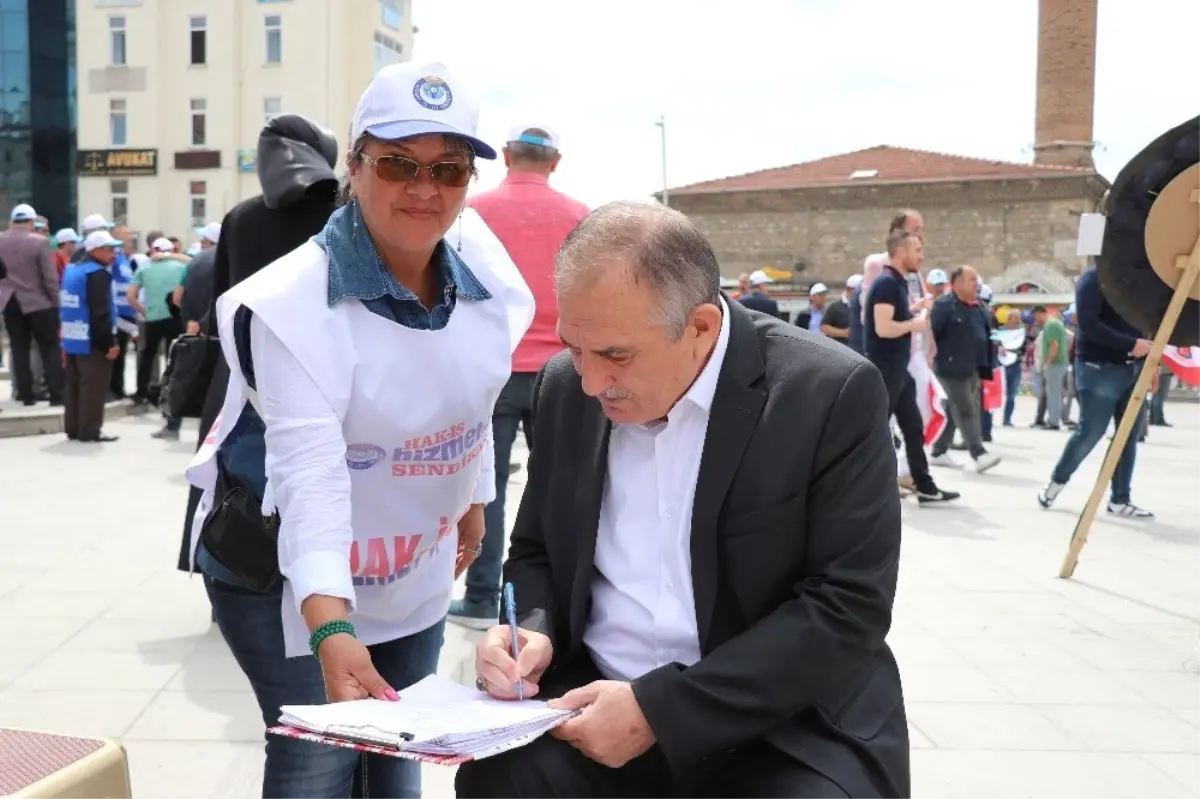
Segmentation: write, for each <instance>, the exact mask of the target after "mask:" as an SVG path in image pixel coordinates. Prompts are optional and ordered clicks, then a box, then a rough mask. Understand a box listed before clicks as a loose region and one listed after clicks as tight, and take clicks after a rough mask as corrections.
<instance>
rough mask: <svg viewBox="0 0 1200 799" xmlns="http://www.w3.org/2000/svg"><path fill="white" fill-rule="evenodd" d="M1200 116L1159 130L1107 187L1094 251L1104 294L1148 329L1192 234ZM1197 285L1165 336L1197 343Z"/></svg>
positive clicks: (1199, 230) (1198, 221)
mask: <svg viewBox="0 0 1200 799" xmlns="http://www.w3.org/2000/svg"><path fill="white" fill-rule="evenodd" d="M1198 164H1200V117H1196V118H1194V119H1190V120H1188V121H1187V122H1185V123H1183V124H1182V125H1180V126H1179V127H1177V128H1174V129H1173V130H1170V131H1168V132H1167V133H1164V134H1163V135H1162V136H1159V137H1158V138H1157V139H1155V140H1154V142H1153V143H1152V144H1150V146H1148V147H1147V148H1146V149H1144V150H1142V151H1141V152H1140V153H1138V155H1137V156H1136V157H1134V159H1133V160H1132V161H1130V162H1129V163H1128V164H1126V165H1125V168H1124V169H1122V170H1121V173H1120V174H1119V175H1117V179H1116V180H1115V181H1114V182H1113V185H1112V189H1111V190H1110V191H1109V197H1108V208H1107V210H1106V216H1107V217H1108V219H1107V221H1106V223H1105V227H1104V244H1103V247H1102V250H1101V254H1100V255H1099V256H1097V257H1096V268H1097V269H1098V270H1099V272H1100V288H1101V290H1102V291H1103V292H1104V298H1105V299H1106V300H1108V303H1109V304H1110V305H1112V307H1113V308H1114V309H1115V310H1116V312H1117V313H1119V314H1120V315H1121V317H1122V318H1123V319H1125V320H1126V321H1127V322H1129V323H1130V324H1131V325H1133V326H1134V327H1136V328H1138V329H1139V330H1141V331H1142V333H1143V334H1144V335H1146V336H1152V335H1154V332H1155V331H1156V330H1157V329H1158V326H1159V323H1160V322H1161V321H1162V318H1163V315H1164V314H1165V313H1166V310H1167V305H1168V304H1170V302H1171V296H1172V295H1173V294H1174V293H1175V286H1176V285H1177V284H1178V283H1179V278H1180V277H1181V276H1182V270H1181V269H1179V268H1178V267H1177V266H1176V259H1177V258H1178V257H1179V256H1188V255H1191V252H1192V248H1193V247H1195V246H1196V238H1197V236H1198V235H1200V204H1197V203H1194V202H1192V199H1191V195H1192V192H1193V191H1195V190H1197V189H1200V166H1198ZM1198 300H1200V288H1196V287H1193V289H1192V291H1191V292H1190V298H1189V299H1188V300H1187V302H1186V303H1185V305H1184V308H1183V313H1182V315H1180V317H1179V323H1178V324H1176V325H1175V330H1174V331H1173V332H1172V334H1171V341H1170V343H1171V344H1174V345H1175V346H1177V347H1194V346H1197V345H1200V302H1198Z"/></svg>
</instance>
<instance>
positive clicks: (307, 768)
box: [204, 574, 445, 799]
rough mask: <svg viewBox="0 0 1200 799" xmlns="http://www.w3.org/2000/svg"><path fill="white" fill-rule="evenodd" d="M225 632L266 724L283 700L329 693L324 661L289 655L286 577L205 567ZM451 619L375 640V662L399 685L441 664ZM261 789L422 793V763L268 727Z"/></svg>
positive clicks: (273, 793) (283, 798)
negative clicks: (242, 579) (231, 578)
mask: <svg viewBox="0 0 1200 799" xmlns="http://www.w3.org/2000/svg"><path fill="white" fill-rule="evenodd" d="M204 587H205V589H207V591H208V598H209V601H210V602H211V603H212V607H213V613H214V614H215V616H216V620H217V625H218V627H220V630H221V635H222V636H224V638H225V642H226V643H228V644H229V648H230V650H232V651H233V656H234V658H236V659H237V662H238V665H239V666H240V667H241V669H242V672H243V673H245V675H246V677H247V679H249V680H250V687H251V688H252V689H253V690H254V697H255V699H257V700H258V706H259V709H260V710H261V711H262V718H263V724H265V725H266V726H268V727H270V726H274V725H275V724H276V723H278V721H279V713H280V711H279V708H280V706H281V705H316V704H323V703H324V702H325V701H326V700H325V681H324V679H322V677H321V664H320V663H318V662H317V659H316V658H314V657H311V656H308V657H299V658H288V657H285V656H284V648H283V619H282V613H281V608H280V602H281V597H282V585H281V586H279V587H278V588H277V589H276V590H274V591H272V592H270V593H259V592H257V591H252V590H250V589H248V588H242V587H240V586H238V585H234V584H233V583H228V582H225V581H224V580H218V579H214V578H213V577H210V576H209V575H208V574H205V575H204ZM444 628H445V622H438V623H437V624H435V625H433V626H432V627H430V628H428V629H427V630H424V631H422V632H419V633H417V634H416V635H411V636H409V637H408V638H401V639H398V640H395V641H387V642H385V643H382V644H375V645H374V646H371V647H368V648H369V649H370V651H371V662H372V663H373V664H374V665H375V668H376V669H377V670H378V671H379V673H380V674H381V675H382V676H383V678H384V679H385V680H387V681H388V683H389V684H390V685H391V686H392V687H393V688H395V689H396V690H401V689H403V688H407V687H408V686H410V685H412V684H413V683H415V682H417V681H419V680H420V679H422V678H423V677H426V676H428V675H430V674H432V673H434V672H435V671H436V670H437V662H438V653H439V652H440V651H441V648H442V634H443V631H444ZM266 740H267V745H266V753H267V759H266V764H265V767H264V769H263V788H262V795H263V797H266V798H271V799H273V798H274V797H279V798H280V799H296V798H297V797H328V798H329V799H342V798H343V797H350V796H395V797H420V795H421V768H420V764H419V763H416V762H414V761H410V760H400V759H399V758H394V757H386V756H384V755H371V754H364V753H362V752H357V751H355V750H353V749H342V748H338V747H333V746H326V745H324V744H318V743H313V742H312V741H300V740H296V739H294V738H284V737H282V736H279V735H267V736H266Z"/></svg>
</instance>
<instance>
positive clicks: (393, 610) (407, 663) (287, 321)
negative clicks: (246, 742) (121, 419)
mask: <svg viewBox="0 0 1200 799" xmlns="http://www.w3.org/2000/svg"><path fill="white" fill-rule="evenodd" d="M477 124H478V109H477V106H476V105H475V100H474V97H473V96H472V92H471V88H470V86H469V85H467V84H466V83H465V82H463V81H462V80H461V79H460V78H459V77H458V76H457V75H456V74H455V73H454V72H453V71H452V70H451V69H450V68H448V67H447V66H446V65H444V64H440V63H425V64H422V63H404V64H394V65H391V66H388V67H385V68H384V69H382V70H380V71H379V73H377V74H376V75H375V77H374V78H373V79H372V81H371V83H370V85H369V86H368V87H367V88H366V90H365V91H364V92H363V94H362V97H361V99H360V100H359V103H358V107H357V109H356V110H355V113H354V119H353V123H352V125H351V138H350V147H349V153H348V156H347V158H346V167H347V171H348V180H347V185H346V186H345V188H344V196H345V197H346V198H347V200H348V201H347V203H346V204H345V205H344V206H342V207H341V208H339V209H338V210H337V211H335V212H334V213H333V215H332V216H331V217H330V218H329V221H328V223H327V224H326V226H325V229H324V230H323V231H322V232H321V233H320V234H319V235H317V236H316V237H314V238H313V239H312V240H309V241H307V242H306V243H305V244H303V245H302V246H300V247H299V248H298V249H296V250H295V251H293V252H292V253H290V254H288V255H286V256H284V257H283V258H282V259H280V260H278V261H276V262H274V263H273V264H271V265H269V266H267V267H266V268H264V269H262V270H261V271H259V272H258V273H256V274H255V275H253V276H252V277H249V278H248V279H246V280H244V281H242V282H241V283H239V284H237V285H236V286H234V287H233V288H231V289H230V290H228V291H226V292H225V293H224V294H223V295H222V296H221V297H220V299H219V300H218V301H217V307H216V314H217V328H218V332H219V338H220V343H221V347H222V349H223V351H224V354H225V360H226V362H228V363H229V364H231V365H232V366H231V369H230V371H231V372H232V374H231V376H230V379H229V387H228V391H227V393H226V396H225V403H224V406H223V408H222V410H221V415H220V417H219V419H218V421H216V422H215V423H214V425H213V431H212V432H210V435H209V440H210V442H211V443H207V444H205V446H202V447H201V449H200V450H199V451H198V452H197V454H196V457H195V459H194V460H193V461H192V465H191V467H190V468H189V470H188V476H189V480H190V481H191V482H192V484H193V485H195V486H197V487H198V488H201V489H203V490H204V492H205V493H204V494H203V496H202V497H201V500H200V505H199V507H198V509H197V512H196V514H195V517H194V518H195V519H196V523H195V524H194V526H193V531H194V532H193V544H194V546H196V550H195V552H196V554H195V558H196V563H197V564H198V565H199V567H200V569H201V571H203V572H204V575H205V585H206V588H207V590H208V594H209V599H210V601H211V603H212V607H213V611H214V614H215V618H216V621H217V625H218V626H219V627H220V629H221V632H222V634H223V635H224V636H225V639H226V641H227V642H228V643H229V645H230V647H231V649H232V650H233V651H234V653H235V655H236V657H237V659H238V662H239V663H240V664H241V665H242V667H243V669H244V670H245V671H246V674H247V677H248V678H249V680H250V683H251V686H252V687H253V688H254V690H255V695H256V697H257V699H258V702H259V706H260V709H261V710H262V714H263V721H264V723H265V724H267V725H271V724H274V723H276V721H277V720H278V718H279V713H280V705H282V704H293V703H300V704H306V703H314V702H322V701H325V700H326V699H328V701H332V702H340V701H345V700H354V699H365V698H368V697H373V698H376V699H382V700H393V701H394V700H396V699H397V698H398V697H397V693H396V690H397V689H403V688H405V687H407V686H408V685H411V684H412V683H415V682H417V681H418V680H420V679H422V678H424V677H425V676H427V675H429V674H431V673H433V672H434V671H435V669H436V667H437V661H438V652H439V650H440V649H441V645H442V640H443V634H444V625H445V617H446V611H447V608H448V607H449V605H450V600H451V596H452V593H453V590H454V580H455V577H456V575H458V574H459V573H461V572H462V571H463V570H464V569H465V568H466V567H467V566H468V565H469V564H470V563H471V562H472V561H473V560H474V558H475V557H476V556H477V555H478V554H479V551H480V542H481V539H482V538H483V533H484V519H483V508H484V505H486V504H487V503H488V502H490V501H492V499H493V498H494V497H495V493H496V485H495V476H494V465H493V463H492V459H493V450H492V446H491V435H490V432H489V430H490V424H491V418H492V412H493V408H494V405H495V403H496V399H497V397H498V396H499V394H500V391H501V389H502V388H503V387H504V385H505V383H506V382H507V381H508V378H509V375H510V371H511V365H512V353H513V350H514V348H515V347H516V345H517V344H518V343H519V342H520V340H521V339H522V337H523V336H524V335H525V332H526V330H527V329H528V327H529V324H530V322H531V320H532V318H533V311H534V303H533V297H532V295H531V294H530V291H529V289H528V287H527V286H526V285H525V282H524V280H522V278H521V275H520V272H518V270H517V268H516V266H515V265H514V264H513V262H512V259H511V258H510V257H509V255H508V253H507V252H506V251H505V248H504V246H503V245H502V244H501V242H500V241H499V240H498V239H497V238H496V236H495V235H494V234H493V233H492V232H491V230H490V229H489V228H488V227H487V225H486V224H484V222H483V221H482V220H481V219H480V217H479V215H478V214H477V213H475V212H474V211H472V210H470V209H466V208H465V207H464V206H465V202H466V193H467V186H468V184H469V183H470V180H471V178H472V177H473V176H474V175H475V159H476V158H487V159H492V158H495V157H496V151H495V150H494V149H492V147H490V146H489V145H488V144H487V143H485V142H484V141H482V140H481V139H479V138H478V137H477V135H476V128H477ZM264 430H265V433H264V432H263V431H264ZM251 446H253V447H254V448H256V449H257V452H259V453H261V452H263V450H264V449H265V468H264V465H263V462H262V461H258V462H257V468H258V469H259V470H260V471H258V472H251V471H249V470H250V469H251V468H252V467H254V466H255V465H256V464H255V462H254V461H251V460H249V459H248V458H247V456H246V455H244V454H242V455H241V456H240V458H239V453H244V452H245V451H246V448H247V447H251ZM218 452H219V453H220V458H217V457H216V454H217V453H218ZM259 457H261V455H260V456H259ZM229 464H234V465H235V466H236V468H238V469H239V470H241V471H240V472H239V474H240V475H249V476H246V477H241V476H239V477H238V479H239V480H241V481H242V482H241V483H240V484H242V485H247V484H248V485H253V486H255V488H254V491H253V493H252V494H251V495H252V496H254V498H255V501H254V506H255V507H256V508H258V507H261V508H262V509H263V510H264V512H270V511H271V510H272V509H276V510H277V511H278V518H279V519H280V522H279V527H278V528H277V530H278V532H277V538H278V544H277V546H276V545H274V544H273V545H272V546H270V547H269V552H270V553H276V552H277V553H278V561H274V560H273V559H271V560H264V559H263V558H261V557H249V556H247V555H246V554H245V551H244V549H238V548H236V547H233V546H232V545H230V544H229V543H228V542H229V541H231V540H232V541H233V542H234V543H235V544H236V543H237V541H238V540H245V537H246V536H248V535H258V536H263V535H271V536H272V537H274V536H275V533H274V531H273V530H272V532H271V533H266V532H257V533H256V532H255V531H254V530H253V529H249V530H247V529H246V528H245V522H244V521H237V520H236V519H231V518H230V517H229V516H228V515H227V514H226V513H225V512H224V511H223V510H222V509H223V508H225V507H227V503H226V502H225V501H224V500H225V498H226V497H227V496H229V494H228V493H226V491H225V488H224V487H225V486H227V485H228V481H227V480H221V481H219V480H218V476H219V475H222V474H228V470H229V466H228V465H229ZM222 470H224V471H222ZM218 483H220V485H221V488H220V496H218ZM260 493H261V497H262V500H261V503H260V502H258V496H259V494H260ZM214 507H215V508H217V511H215V512H214V514H213V515H212V516H211V517H210V515H209V513H208V510H209V509H210V508H214ZM225 524H237V525H239V526H238V531H239V532H238V535H237V536H232V537H222V536H219V535H217V534H216V533H214V532H213V531H214V530H219V529H223V527H222V525H225ZM259 540H269V539H261V538H260V539H259ZM276 569H277V570H278V571H277V572H276V571H275V570H276ZM276 574H278V575H279V577H276V576H275V575H276ZM280 631H282V636H281V635H280ZM266 751H267V757H266V767H265V774H264V780H263V793H264V795H266V796H298V795H303V796H345V795H347V792H348V791H349V790H350V786H351V783H352V781H353V780H354V778H355V776H356V775H357V774H360V773H361V774H362V775H363V778H364V779H365V780H367V781H369V782H370V785H371V792H372V793H373V794H377V795H380V796H419V795H420V767H419V766H418V765H417V764H416V763H412V762H405V761H402V760H398V759H396V758H390V757H384V756H380V755H373V754H366V755H363V754H360V753H358V752H355V751H351V750H345V749H335V748H330V747H322V746H320V745H317V744H313V743H310V742H305V741H297V740H294V739H289V738H283V737H280V736H274V735H272V736H268V741H267V747H266Z"/></svg>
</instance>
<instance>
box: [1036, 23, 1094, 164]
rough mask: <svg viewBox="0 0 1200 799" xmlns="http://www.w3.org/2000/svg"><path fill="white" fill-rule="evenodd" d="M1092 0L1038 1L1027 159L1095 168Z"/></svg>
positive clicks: (1041, 162)
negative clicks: (1032, 130) (1031, 125)
mask: <svg viewBox="0 0 1200 799" xmlns="http://www.w3.org/2000/svg"><path fill="white" fill-rule="evenodd" d="M1096 4H1097V0H1039V2H1038V55H1037V121H1036V131H1035V133H1036V139H1035V141H1034V145H1033V161H1034V163H1036V164H1046V165H1053V166H1076V167H1088V168H1093V169H1094V168H1095V165H1094V163H1093V161H1092V148H1093V147H1094V146H1095V142H1094V141H1093V140H1092V117H1093V109H1094V106H1095V87H1096Z"/></svg>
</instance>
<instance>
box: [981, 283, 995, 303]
mask: <svg viewBox="0 0 1200 799" xmlns="http://www.w3.org/2000/svg"><path fill="white" fill-rule="evenodd" d="M979 299H981V300H983V301H984V302H991V300H992V287H991V286H989V285H988V284H987V283H980V285H979Z"/></svg>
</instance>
